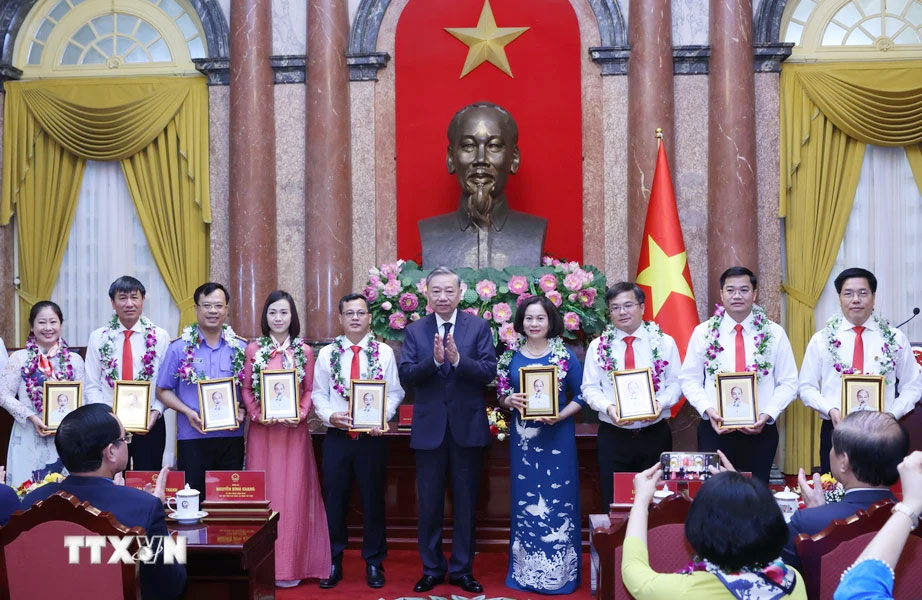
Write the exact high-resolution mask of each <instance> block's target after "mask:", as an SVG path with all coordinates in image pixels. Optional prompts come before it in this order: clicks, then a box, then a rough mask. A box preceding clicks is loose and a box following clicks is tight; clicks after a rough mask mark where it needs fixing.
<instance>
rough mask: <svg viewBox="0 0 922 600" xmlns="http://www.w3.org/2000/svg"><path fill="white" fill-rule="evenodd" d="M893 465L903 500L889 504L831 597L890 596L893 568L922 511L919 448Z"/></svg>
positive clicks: (842, 599) (843, 599) (852, 599)
mask: <svg viewBox="0 0 922 600" xmlns="http://www.w3.org/2000/svg"><path fill="white" fill-rule="evenodd" d="M897 468H898V469H899V471H900V481H901V482H902V484H903V501H902V502H900V503H899V504H897V505H896V506H894V507H893V516H892V517H890V519H889V520H888V521H887V522H886V523H885V524H884V526H883V528H881V530H880V531H879V532H878V534H877V535H875V536H874V539H872V540H871V543H870V544H868V546H867V548H865V549H864V552H862V553H861V554H860V555H859V556H858V559H857V560H856V561H855V563H854V564H853V565H852V566H851V567H849V568H848V570H846V571H845V573H843V575H842V581H841V583H839V587H838V588H837V589H836V593H835V595H834V596H833V598H834V600H860V599H869V598H880V599H883V598H893V585H894V581H893V569H894V568H895V567H896V563H897V562H899V560H900V554H901V553H902V552H903V546H904V545H905V544H906V539H907V538H908V537H909V534H910V533H911V532H912V531H913V530H914V529H915V528H916V527H918V526H919V514H920V513H922V452H919V451H916V452H913V453H912V454H910V455H909V456H907V457H906V458H905V459H903V462H901V463H900V464H899V467H897Z"/></svg>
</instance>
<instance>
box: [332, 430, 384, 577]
mask: <svg viewBox="0 0 922 600" xmlns="http://www.w3.org/2000/svg"><path fill="white" fill-rule="evenodd" d="M386 466H387V442H386V441H385V438H383V437H372V436H370V435H367V434H362V435H360V436H359V437H358V438H356V439H352V438H351V437H349V434H348V433H346V432H345V431H343V430H341V429H336V428H333V427H331V428H329V429H327V434H326V436H325V437H324V439H323V464H322V467H321V470H322V472H323V501H324V504H325V505H326V510H327V526H328V527H329V529H330V551H331V552H330V554H331V556H332V557H333V562H334V563H339V564H341V563H342V560H343V550H345V549H346V545H347V544H348V543H349V534H348V532H347V530H346V513H347V511H348V509H349V497H350V496H351V495H352V484H353V482H356V483H358V486H359V496H360V497H361V499H362V526H363V530H364V531H363V534H362V558H364V559H365V562H366V563H368V564H369V565H375V566H381V563H382V562H383V561H384V559H385V557H386V556H387V536H386V534H385V527H384V470H385V467H386Z"/></svg>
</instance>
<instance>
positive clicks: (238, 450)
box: [131, 435, 243, 499]
mask: <svg viewBox="0 0 922 600" xmlns="http://www.w3.org/2000/svg"><path fill="white" fill-rule="evenodd" d="M131 443H132V444H133V443H134V440H132V442H131ZM176 450H177V453H178V454H179V456H178V457H177V460H176V462H177V465H178V466H179V470H180V471H185V473H186V483H188V484H189V487H191V488H193V489H196V490H199V491H200V492H201V493H202V495H201V497H202V498H203V499H204V498H205V471H239V470H241V469H243V436H242V435H238V436H234V437H216V438H204V439H200V440H179V441H178V442H176Z"/></svg>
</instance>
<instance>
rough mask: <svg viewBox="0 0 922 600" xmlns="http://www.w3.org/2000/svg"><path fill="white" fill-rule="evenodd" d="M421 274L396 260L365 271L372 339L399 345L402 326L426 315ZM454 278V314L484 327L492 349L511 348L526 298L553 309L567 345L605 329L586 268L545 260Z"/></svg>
mask: <svg viewBox="0 0 922 600" xmlns="http://www.w3.org/2000/svg"><path fill="white" fill-rule="evenodd" d="M427 273H428V271H423V270H421V269H420V268H419V266H418V265H417V264H416V263H414V262H413V261H402V260H398V261H396V262H393V263H387V264H384V265H381V266H379V267H373V268H372V269H370V270H369V273H368V282H367V283H366V285H365V288H364V289H363V291H362V294H363V295H364V296H365V298H366V299H367V300H368V304H369V307H370V309H371V313H372V321H371V327H372V330H373V331H374V333H375V334H376V335H377V336H380V337H382V338H384V339H392V340H400V339H403V334H404V330H405V329H406V327H407V325H409V324H410V323H412V322H413V321H417V320H419V319H421V318H423V317H425V316H426V315H428V314H430V313H431V312H432V309H431V308H430V307H429V306H428V304H427V301H426V274H427ZM458 275H459V276H460V277H461V281H462V284H461V290H460V293H461V296H462V298H461V303H460V304H459V308H460V309H461V310H463V311H464V312H467V313H470V314H473V315H477V316H480V317H483V318H484V319H486V320H487V321H489V322H490V326H491V328H492V329H493V340H494V342H495V343H496V344H497V345H503V346H509V345H511V344H515V343H516V339H517V335H516V334H515V331H514V330H513V327H512V324H513V321H514V320H515V312H516V309H517V308H518V306H519V305H520V304H521V303H522V302H523V301H524V300H525V299H526V298H529V297H530V296H536V295H537V296H545V297H547V298H548V299H549V300H550V301H551V302H552V303H553V304H554V306H556V307H558V309H559V310H560V314H561V315H562V316H563V319H564V326H565V330H564V337H565V338H567V339H570V340H583V341H584V342H588V341H589V340H590V339H591V338H592V337H594V336H595V335H597V334H599V333H600V332H601V331H602V330H603V329H604V327H605V325H606V324H607V323H608V313H607V310H606V307H605V288H606V281H605V276H604V275H602V273H600V272H599V270H598V269H596V268H595V267H592V266H589V265H581V264H579V263H577V262H566V261H560V260H557V259H554V258H551V257H545V258H544V259H543V261H542V266H540V267H537V268H528V267H508V268H506V269H503V270H498V269H458Z"/></svg>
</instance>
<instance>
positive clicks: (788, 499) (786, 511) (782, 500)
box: [775, 489, 800, 523]
mask: <svg viewBox="0 0 922 600" xmlns="http://www.w3.org/2000/svg"><path fill="white" fill-rule="evenodd" d="M775 502H777V503H778V507H779V508H780V509H781V514H782V515H784V521H785V522H786V523H790V522H791V518H792V517H793V516H794V513H796V512H797V508H798V507H799V506H800V496H798V495H797V494H795V493H794V492H792V491H790V490H788V489H785V490H784V491H783V492H776V493H775Z"/></svg>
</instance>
